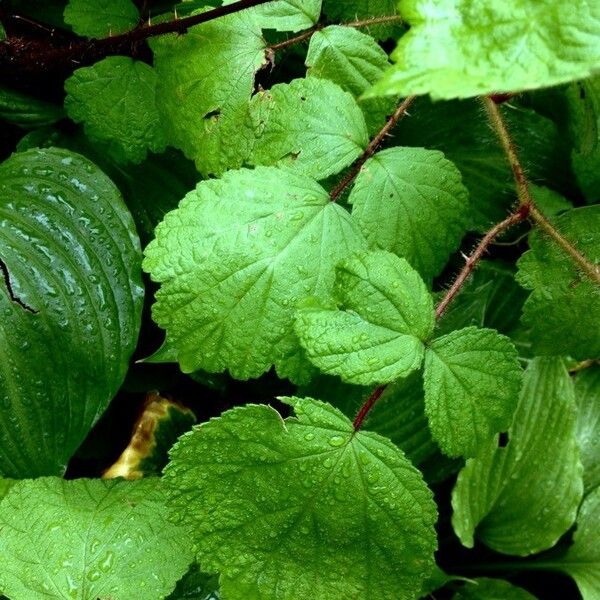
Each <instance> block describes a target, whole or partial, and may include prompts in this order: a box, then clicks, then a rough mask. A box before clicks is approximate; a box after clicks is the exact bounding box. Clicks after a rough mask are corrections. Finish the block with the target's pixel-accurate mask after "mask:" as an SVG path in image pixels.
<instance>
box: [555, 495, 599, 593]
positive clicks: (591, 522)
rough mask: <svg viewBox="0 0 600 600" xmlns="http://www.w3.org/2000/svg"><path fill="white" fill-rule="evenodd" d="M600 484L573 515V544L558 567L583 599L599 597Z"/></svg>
mask: <svg viewBox="0 0 600 600" xmlns="http://www.w3.org/2000/svg"><path fill="white" fill-rule="evenodd" d="M599 531H600V487H597V488H596V489H595V490H594V491H593V492H591V493H590V494H589V495H588V496H587V497H586V499H585V500H584V501H583V502H582V504H581V508H580V509H579V514H578V515H577V529H576V531H575V534H574V536H573V545H572V546H571V547H570V548H569V549H568V550H567V553H566V554H565V556H564V558H562V559H561V560H559V561H558V568H559V569H560V570H561V571H564V572H565V573H567V574H568V575H570V576H571V577H573V579H574V580H575V582H576V583H577V587H578V588H579V591H580V592H581V595H582V597H583V600H598V598H599V597H600V593H599V592H598V590H600V536H599V535H598V532H599Z"/></svg>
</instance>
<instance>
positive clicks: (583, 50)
mask: <svg viewBox="0 0 600 600" xmlns="http://www.w3.org/2000/svg"><path fill="white" fill-rule="evenodd" d="M399 10H400V14H401V15H402V16H403V18H405V19H406V20H407V21H408V22H409V23H410V25H411V29H410V31H409V32H408V33H407V34H406V35H404V36H403V37H402V38H401V39H400V41H399V43H398V46H397V48H396V50H394V52H393V53H392V58H393V59H394V61H395V62H396V64H395V65H394V67H392V68H391V69H390V70H389V71H388V72H387V74H386V75H385V76H384V77H383V79H382V80H381V81H380V82H379V83H378V84H377V85H376V86H375V88H374V89H373V91H372V93H373V94H399V95H402V96H410V95H414V94H431V96H432V98H435V99H443V98H446V99H447V98H467V97H470V96H478V95H483V94H490V93H498V92H514V91H520V90H526V89H535V88H540V87H549V86H553V85H558V84H560V83H566V82H568V81H573V80H575V79H581V78H584V77H587V76H589V75H591V74H592V73H593V72H594V71H595V70H596V69H597V68H598V67H599V66H600V43H599V42H598V40H599V39H600V6H599V5H598V3H597V2H595V1H594V0H575V1H574V2H572V3H570V4H568V5H567V4H563V3H557V2H555V1H554V0H535V1H534V0H506V1H505V2H501V3H499V2H497V1H496V0H480V1H479V2H477V3H476V4H473V2H472V0H444V1H442V2H437V3H436V4H435V5H432V4H431V2H430V1H429V0H401V2H400V4H399Z"/></svg>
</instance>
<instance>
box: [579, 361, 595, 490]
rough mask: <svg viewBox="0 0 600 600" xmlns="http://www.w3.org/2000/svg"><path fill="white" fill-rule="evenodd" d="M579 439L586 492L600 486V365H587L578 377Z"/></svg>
mask: <svg viewBox="0 0 600 600" xmlns="http://www.w3.org/2000/svg"><path fill="white" fill-rule="evenodd" d="M575 398H576V401H577V443H578V444H579V452H580V455H581V463H582V464H583V486H584V489H585V491H586V493H587V492H589V491H590V490H593V489H594V488H596V487H598V486H600V366H598V365H596V366H593V367H590V368H588V369H585V370H584V371H582V372H581V373H579V374H578V375H577V377H576V378H575Z"/></svg>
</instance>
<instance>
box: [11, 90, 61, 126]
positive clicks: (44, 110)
mask: <svg viewBox="0 0 600 600" xmlns="http://www.w3.org/2000/svg"><path fill="white" fill-rule="evenodd" d="M63 117H64V111H63V109H62V107H61V106H57V105H56V104H51V103H50V102H46V101H45V100H40V99H38V98H34V97H33V96H29V95H27V94H24V93H23V92H19V91H17V90H11V89H10V88H7V87H5V86H0V119H3V120H4V121H8V122H9V123H13V124H15V125H18V126H19V127H24V128H33V127H40V126H42V125H49V124H50V123H54V122H56V121H59V120H60V119H62V118H63Z"/></svg>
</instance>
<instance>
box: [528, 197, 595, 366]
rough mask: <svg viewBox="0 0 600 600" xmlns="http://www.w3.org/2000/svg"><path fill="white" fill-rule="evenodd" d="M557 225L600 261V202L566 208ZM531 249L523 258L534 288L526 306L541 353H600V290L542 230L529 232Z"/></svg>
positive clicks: (587, 355)
mask: <svg viewBox="0 0 600 600" xmlns="http://www.w3.org/2000/svg"><path fill="white" fill-rule="evenodd" d="M553 225H554V226H555V227H556V229H557V230H558V231H559V232H560V233H561V235H563V236H564V237H565V238H566V239H567V240H569V241H570V242H571V243H573V244H574V245H575V247H576V248H577V249H578V251H579V252H580V253H581V254H583V255H584V256H585V257H587V259H588V260H589V261H591V262H592V263H595V262H598V261H600V206H586V207H583V208H576V209H573V210H570V211H568V212H565V213H563V214H561V215H559V216H558V217H556V218H555V219H554V220H553ZM529 245H530V248H531V249H530V250H529V251H528V252H526V253H525V254H524V255H523V256H522V257H521V258H520V259H519V262H518V266H519V272H518V274H517V280H518V281H519V283H520V284H521V285H522V286H523V287H525V288H527V289H529V290H532V292H531V295H530V296H529V298H528V299H527V301H526V302H525V306H524V309H523V323H524V325H526V326H528V327H530V328H531V331H530V338H531V341H532V344H533V348H534V350H535V351H536V352H538V353H539V354H549V355H561V354H562V355H570V356H573V357H574V358H577V359H582V360H583V359H586V358H596V357H598V356H600V290H599V289H598V285H597V284H596V283H595V282H593V281H591V280H590V279H589V277H587V276H586V275H585V274H584V273H581V272H580V271H579V269H578V268H577V266H576V265H575V263H574V262H573V260H572V259H571V257H569V256H568V255H567V254H566V253H565V251H564V250H563V249H562V248H560V247H559V246H558V245H557V244H556V242H554V241H553V240H551V239H549V238H548V236H546V235H545V234H544V233H543V232H541V231H540V230H535V231H534V232H533V233H532V234H531V235H530V236H529Z"/></svg>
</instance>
